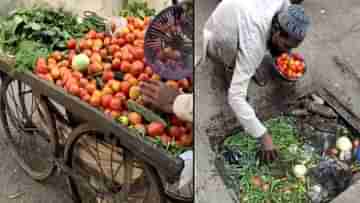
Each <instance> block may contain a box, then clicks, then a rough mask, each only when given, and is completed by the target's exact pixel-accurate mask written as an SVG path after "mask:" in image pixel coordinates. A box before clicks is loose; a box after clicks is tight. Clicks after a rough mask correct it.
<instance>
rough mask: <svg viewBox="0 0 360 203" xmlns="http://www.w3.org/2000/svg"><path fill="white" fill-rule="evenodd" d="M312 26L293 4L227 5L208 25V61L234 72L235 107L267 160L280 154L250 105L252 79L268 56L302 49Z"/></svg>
mask: <svg viewBox="0 0 360 203" xmlns="http://www.w3.org/2000/svg"><path fill="white" fill-rule="evenodd" d="M309 24H310V19H309V17H308V16H306V15H305V13H304V9H303V7H302V6H300V5H291V4H290V2H289V0H251V1H250V0H249V1H237V0H223V1H221V3H219V5H218V6H217V8H216V9H215V10H214V12H213V13H212V14H211V16H210V18H209V19H208V21H207V23H206V25H205V28H204V56H203V57H204V58H205V57H209V58H210V59H212V60H216V61H218V62H219V61H220V62H221V63H223V64H224V67H234V68H233V69H232V71H233V75H232V80H231V84H230V88H229V90H228V100H229V104H230V106H231V107H232V109H233V111H234V112H235V114H236V117H237V118H238V120H239V121H240V123H241V125H242V126H243V127H244V129H245V131H246V132H248V133H249V134H251V135H252V136H254V137H256V138H259V139H260V141H261V146H262V147H261V149H260V152H261V153H260V158H261V159H262V160H263V161H271V160H274V159H276V158H277V151H276V149H275V148H276V147H275V146H274V145H273V142H272V136H271V133H270V132H268V131H267V129H266V128H265V126H264V125H263V124H262V122H261V121H260V120H259V119H258V118H257V116H256V114H255V112H254V109H253V108H252V107H251V106H250V105H249V104H248V102H247V101H246V96H247V89H248V85H249V82H250V79H251V78H252V76H254V75H255V73H256V69H257V68H258V67H259V65H260V63H261V62H262V59H263V57H264V56H265V54H266V52H267V51H269V52H270V54H271V55H273V56H274V57H275V56H278V55H280V54H281V53H283V52H288V51H289V50H291V49H292V48H296V47H298V46H299V45H300V43H301V42H302V41H303V40H304V38H305V35H306V32H307V30H308V27H309ZM219 68H221V67H219ZM195 82H196V81H195Z"/></svg>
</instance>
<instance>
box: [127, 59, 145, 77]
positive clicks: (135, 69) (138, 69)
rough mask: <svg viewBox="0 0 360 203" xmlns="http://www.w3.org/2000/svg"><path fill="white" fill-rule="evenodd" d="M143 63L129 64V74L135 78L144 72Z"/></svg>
mask: <svg viewBox="0 0 360 203" xmlns="http://www.w3.org/2000/svg"><path fill="white" fill-rule="evenodd" d="M144 68H145V66H144V63H143V62H141V61H135V62H134V63H132V64H131V68H130V73H131V74H132V75H134V76H135V77H136V76H138V75H139V74H140V73H142V72H143V71H144Z"/></svg>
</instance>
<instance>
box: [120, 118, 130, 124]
mask: <svg viewBox="0 0 360 203" xmlns="http://www.w3.org/2000/svg"><path fill="white" fill-rule="evenodd" d="M118 121H119V122H120V123H121V124H123V125H129V118H128V117H127V116H120V117H119V118H118Z"/></svg>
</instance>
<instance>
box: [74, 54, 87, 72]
mask: <svg viewBox="0 0 360 203" xmlns="http://www.w3.org/2000/svg"><path fill="white" fill-rule="evenodd" d="M89 64H90V59H89V57H88V56H87V55H86V54H79V55H76V56H75V57H74V59H73V62H72V68H73V70H76V71H80V72H83V71H86V70H87V67H88V65H89Z"/></svg>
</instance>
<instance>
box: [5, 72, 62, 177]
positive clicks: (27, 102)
mask: <svg viewBox="0 0 360 203" xmlns="http://www.w3.org/2000/svg"><path fill="white" fill-rule="evenodd" d="M0 95H1V99H0V108H1V113H0V114H1V121H2V124H3V127H4V130H5V135H6V138H7V139H6V143H7V144H8V145H9V146H10V148H11V150H12V153H13V155H14V158H15V159H16V161H17V162H18V163H19V165H20V166H21V167H22V168H23V169H24V170H25V171H26V172H27V173H28V174H29V175H30V176H31V177H32V178H33V179H35V180H39V181H41V180H45V179H46V178H48V177H49V176H50V175H51V173H52V172H53V170H54V168H55V163H54V161H53V157H54V156H55V154H56V152H57V139H56V138H57V137H56V133H55V130H54V129H55V128H54V123H53V120H52V118H51V114H50V113H49V110H48V108H47V101H48V100H47V98H46V97H39V96H35V95H33V93H32V89H31V88H30V87H29V86H27V85H25V83H23V82H21V81H18V80H13V79H12V78H9V77H7V78H5V79H4V80H3V82H2V85H1V89H0Z"/></svg>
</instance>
